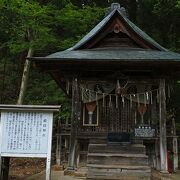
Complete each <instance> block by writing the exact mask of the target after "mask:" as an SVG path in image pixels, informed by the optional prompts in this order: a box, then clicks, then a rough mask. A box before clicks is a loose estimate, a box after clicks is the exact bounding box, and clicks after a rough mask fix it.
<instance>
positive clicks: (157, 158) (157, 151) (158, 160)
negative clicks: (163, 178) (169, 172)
mask: <svg viewBox="0 0 180 180" xmlns="http://www.w3.org/2000/svg"><path fill="white" fill-rule="evenodd" d="M155 156H156V170H160V159H159V158H160V157H159V141H158V139H156V140H155Z"/></svg>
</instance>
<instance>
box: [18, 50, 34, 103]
mask: <svg viewBox="0 0 180 180" xmlns="http://www.w3.org/2000/svg"><path fill="white" fill-rule="evenodd" d="M32 55H33V50H32V48H29V50H28V54H27V58H29V57H32ZM30 65H31V62H30V60H29V59H26V61H25V64H24V71H23V76H22V81H21V87H20V91H19V97H18V101H17V104H19V105H20V104H23V101H24V96H25V92H26V87H27V82H28V77H29V69H30Z"/></svg>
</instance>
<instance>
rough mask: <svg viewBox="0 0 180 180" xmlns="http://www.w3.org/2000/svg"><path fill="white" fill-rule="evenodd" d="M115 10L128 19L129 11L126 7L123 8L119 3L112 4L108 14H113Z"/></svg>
mask: <svg viewBox="0 0 180 180" xmlns="http://www.w3.org/2000/svg"><path fill="white" fill-rule="evenodd" d="M114 10H118V11H120V12H121V13H122V14H123V15H124V16H125V17H128V14H127V11H126V9H125V8H124V7H121V5H120V4H119V3H112V4H111V7H110V8H109V11H108V12H112V11H114Z"/></svg>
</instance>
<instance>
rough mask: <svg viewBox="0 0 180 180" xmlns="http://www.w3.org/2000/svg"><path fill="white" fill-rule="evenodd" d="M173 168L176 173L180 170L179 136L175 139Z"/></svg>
mask: <svg viewBox="0 0 180 180" xmlns="http://www.w3.org/2000/svg"><path fill="white" fill-rule="evenodd" d="M173 155H174V159H173V167H174V171H175V172H176V171H177V170H178V141H177V136H174V137H173Z"/></svg>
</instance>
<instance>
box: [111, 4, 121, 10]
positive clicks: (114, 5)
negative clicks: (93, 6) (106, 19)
mask: <svg viewBox="0 0 180 180" xmlns="http://www.w3.org/2000/svg"><path fill="white" fill-rule="evenodd" d="M114 9H119V10H120V9H121V5H120V4H119V3H112V4H111V11H113V10H114Z"/></svg>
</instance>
